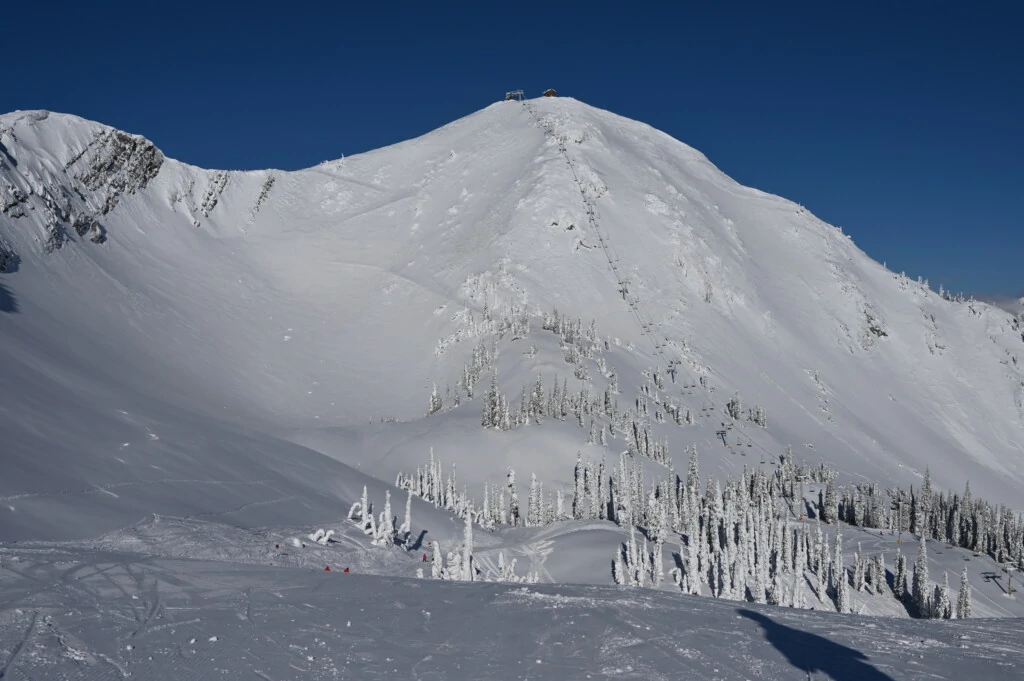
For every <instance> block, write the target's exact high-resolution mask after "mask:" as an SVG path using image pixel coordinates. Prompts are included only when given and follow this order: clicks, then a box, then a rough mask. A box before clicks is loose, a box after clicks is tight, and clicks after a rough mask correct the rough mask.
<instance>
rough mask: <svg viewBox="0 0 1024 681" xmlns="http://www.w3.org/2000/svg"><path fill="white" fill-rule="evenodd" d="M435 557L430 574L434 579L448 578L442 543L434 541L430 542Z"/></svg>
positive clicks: (432, 560)
mask: <svg viewBox="0 0 1024 681" xmlns="http://www.w3.org/2000/svg"><path fill="white" fill-rule="evenodd" d="M430 545H431V548H432V554H433V558H432V559H431V563H430V576H431V577H433V578H434V579H448V574H447V571H446V570H445V569H444V556H443V555H442V554H441V545H440V544H439V543H438V542H436V541H434V542H431V543H430Z"/></svg>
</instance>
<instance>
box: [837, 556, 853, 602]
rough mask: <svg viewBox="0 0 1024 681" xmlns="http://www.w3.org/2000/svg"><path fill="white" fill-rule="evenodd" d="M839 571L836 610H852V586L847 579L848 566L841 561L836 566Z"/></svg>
mask: <svg viewBox="0 0 1024 681" xmlns="http://www.w3.org/2000/svg"><path fill="white" fill-rule="evenodd" d="M836 571H837V572H838V573H839V578H838V585H839V586H838V587H837V589H836V610H837V611H839V612H850V587H849V586H848V583H847V580H846V568H844V567H843V565H842V563H840V564H839V565H838V566H837V567H836Z"/></svg>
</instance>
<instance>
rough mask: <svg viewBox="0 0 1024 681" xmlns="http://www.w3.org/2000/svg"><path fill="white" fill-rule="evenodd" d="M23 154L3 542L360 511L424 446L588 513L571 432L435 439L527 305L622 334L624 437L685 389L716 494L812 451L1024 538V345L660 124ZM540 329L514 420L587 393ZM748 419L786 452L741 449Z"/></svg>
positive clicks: (35, 143) (110, 138)
mask: <svg viewBox="0 0 1024 681" xmlns="http://www.w3.org/2000/svg"><path fill="white" fill-rule="evenodd" d="M298 124H300V123H298ZM0 144H2V147H0V238H2V239H3V241H2V249H3V256H0V259H2V262H3V265H4V269H5V270H6V271H5V272H4V273H3V274H0V310H2V312H0V339H2V342H0V429H2V431H3V433H4V450H3V451H4V454H3V463H4V475H3V477H2V479H0V497H2V498H3V503H2V504H0V528H2V529H0V536H2V537H3V538H22V537H71V536H88V535H90V534H97V533H99V532H102V531H107V530H111V529H114V528H116V527H121V526H124V525H127V524H129V523H132V522H135V521H136V520H138V519H139V518H140V517H141V516H142V515H144V513H145V512H146V511H157V512H162V513H169V514H172V515H180V516H186V515H193V514H206V513H208V514H225V513H230V514H232V515H229V516H228V518H229V519H231V520H232V521H233V522H237V523H240V524H246V523H249V524H253V523H257V524H258V523H266V522H268V521H267V518H268V517H269V516H270V515H273V514H277V515H276V517H277V518H278V519H279V520H280V522H281V523H293V524H298V523H301V522H315V520H316V519H317V518H319V517H323V516H324V514H328V513H329V510H330V509H331V508H332V505H333V504H335V503H337V505H338V506H337V508H340V507H341V506H342V505H344V503H346V502H348V503H350V502H351V501H352V494H354V493H355V492H352V490H358V489H360V488H361V483H360V482H354V481H356V480H357V478H356V477H354V476H355V475H356V474H355V473H354V471H352V468H351V467H358V468H360V469H361V470H363V471H366V472H369V473H371V474H373V475H376V476H378V477H380V478H382V479H384V480H387V481H391V480H392V477H393V476H394V475H395V474H396V473H397V472H398V471H409V470H410V469H412V468H414V467H415V466H416V465H419V464H422V463H423V462H424V461H425V460H426V456H427V451H428V448H429V447H431V446H433V447H434V449H435V450H436V451H437V452H438V454H439V455H440V456H442V457H443V458H444V460H445V462H446V463H448V462H457V463H458V465H459V467H460V473H461V479H462V481H464V482H467V483H470V484H471V485H474V486H476V485H478V484H479V483H481V482H482V481H484V480H497V479H499V478H500V476H501V475H502V474H503V471H504V466H505V465H507V464H508V463H512V462H514V463H515V465H517V467H519V468H520V469H521V470H524V471H526V472H527V473H528V472H529V471H535V472H537V473H538V475H540V476H541V477H542V478H543V479H545V480H547V481H548V483H549V484H550V485H558V484H562V483H565V482H567V481H568V479H569V477H570V476H571V470H572V463H573V461H574V460H575V452H576V451H577V450H578V449H580V448H581V447H582V446H583V443H584V440H585V439H586V432H585V431H579V430H578V429H575V426H570V425H567V424H564V423H555V424H546V425H545V426H544V427H542V428H531V429H526V430H524V431H518V430H517V431H514V432H512V433H501V432H497V431H486V432H485V431H483V429H481V428H480V426H479V424H480V402H479V401H474V402H471V403H466V402H463V405H462V406H461V407H459V408H457V409H453V410H450V411H449V410H447V409H446V410H444V411H442V412H441V413H439V414H435V415H433V416H431V417H429V418H424V417H423V415H424V413H425V411H426V409H427V404H428V397H429V395H430V390H431V387H432V384H433V383H435V382H436V383H438V384H439V385H442V386H444V385H445V384H448V385H451V386H453V387H454V386H455V384H456V382H457V381H458V379H459V378H460V377H461V375H462V371H463V367H464V365H465V364H467V363H468V362H469V358H470V356H471V354H472V352H473V349H474V348H475V347H476V345H477V342H478V341H479V340H480V339H481V338H485V337H487V333H488V329H489V328H491V327H488V325H487V324H485V323H482V320H483V319H484V317H483V313H484V308H485V306H486V307H487V308H488V309H489V310H505V309H511V307H512V306H515V305H518V306H522V307H523V308H525V309H526V310H527V311H528V312H530V313H531V314H542V313H545V312H550V311H551V309H552V308H557V309H558V310H559V311H560V312H561V313H563V314H565V315H568V316H570V317H572V318H576V317H580V318H582V319H583V321H584V324H588V323H589V321H590V320H591V319H594V320H596V325H595V328H596V330H597V333H598V334H599V335H600V337H601V338H603V339H607V340H608V346H607V348H608V349H607V351H606V353H605V358H606V360H607V364H608V365H609V366H610V367H612V368H614V370H615V372H616V374H617V376H618V380H619V386H620V389H621V396H620V399H621V401H622V403H623V404H622V406H627V405H628V404H629V403H631V402H632V401H633V399H634V397H635V396H636V395H637V393H638V390H639V389H640V386H641V384H643V383H644V382H645V379H644V377H643V376H642V375H641V372H642V371H644V370H645V369H648V368H654V369H658V368H659V367H661V369H660V370H661V371H662V373H664V368H665V365H666V363H667V362H668V361H670V360H671V361H672V362H674V363H678V366H679V369H678V371H677V377H676V381H675V382H674V383H673V382H670V383H669V384H668V386H667V387H666V388H665V390H664V392H665V395H666V396H667V397H671V399H673V400H676V401H678V402H679V403H680V404H683V405H686V406H688V407H689V408H690V409H692V410H693V412H694V413H695V414H697V415H698V418H697V420H696V424H695V425H693V426H689V427H685V428H680V427H677V426H675V425H662V424H653V425H652V430H653V431H654V434H655V435H656V436H657V437H658V438H661V437H667V438H668V439H669V443H670V448H671V452H672V453H673V455H675V456H677V457H681V456H682V455H683V451H684V448H685V447H686V446H687V445H689V444H691V443H695V444H698V445H699V447H700V449H701V453H702V462H703V464H702V465H703V466H704V467H705V470H709V471H712V472H714V471H716V470H720V471H729V470H736V469H738V468H739V467H740V466H741V465H744V464H746V465H751V464H757V462H758V461H759V460H765V461H767V460H773V459H774V458H775V457H776V456H777V455H779V454H781V453H782V452H784V451H785V448H786V447H787V446H789V445H792V446H793V448H794V450H795V453H796V455H797V457H798V458H805V459H807V460H808V461H811V462H813V461H816V460H825V461H828V462H831V463H832V464H833V465H834V466H836V467H838V468H839V469H840V470H841V471H842V472H843V474H844V475H845V476H846V477H847V479H848V480H859V479H862V478H869V479H874V480H878V481H880V482H882V483H883V484H890V483H893V482H898V483H900V484H902V485H904V486H907V485H909V484H915V485H917V484H919V479H920V476H921V475H922V474H923V472H924V469H925V467H926V466H930V467H931V471H932V475H933V479H934V481H935V484H936V486H937V487H938V488H940V489H941V488H952V489H955V490H957V491H960V490H961V489H962V488H963V485H964V483H965V482H966V481H967V480H968V479H970V481H971V485H972V489H973V491H974V493H975V494H976V495H979V496H983V497H986V498H988V499H990V500H992V501H994V502H1003V503H1008V504H1011V505H1014V504H1016V505H1019V499H1020V490H1021V487H1022V485H1024V458H1022V455H1024V438H1022V437H1021V435H1022V426H1024V369H1022V368H1021V366H1020V364H1019V363H1018V360H1019V359H1020V356H1021V355H1022V354H1024V335H1022V329H1021V328H1020V325H1019V323H1018V322H1017V321H1016V320H1015V319H1014V318H1013V317H1012V316H1011V315H1009V314H1007V313H1006V312H1004V311H1002V310H998V309H996V308H993V307H990V306H988V305H984V304H974V303H971V304H968V303H955V302H951V301H948V300H946V299H944V298H943V297H940V296H939V295H938V294H936V293H934V292H932V291H930V290H929V289H928V288H927V287H925V286H923V285H920V284H918V283H916V282H913V281H909V280H907V279H906V278H905V277H902V276H900V275H898V274H894V273H892V272H889V271H887V270H886V269H885V268H883V267H882V266H881V265H879V264H878V263H876V262H874V261H872V260H871V259H870V258H868V257H867V256H866V255H865V254H864V253H863V252H861V251H860V250H859V249H858V248H857V247H856V246H855V245H854V244H853V243H852V242H851V241H850V239H849V238H848V237H847V236H845V235H843V234H842V233H841V232H840V231H839V230H837V229H835V228H833V227H831V226H829V225H826V224H824V223H823V222H821V221H820V220H818V219H817V218H815V217H814V216H813V215H811V214H809V213H808V212H807V211H806V210H804V209H803V208H801V207H800V206H798V205H796V204H793V203H791V202H789V201H786V200H784V199H781V198H778V197H775V196H771V195H768V194H764V193H762V192H759V191H757V190H754V189H749V188H745V187H742V186H740V185H738V184H737V183H736V182H734V181H733V180H731V179H730V178H728V177H727V176H725V175H724V174H723V173H721V172H720V171H719V170H718V169H716V168H715V167H714V166H713V165H712V164H711V163H710V162H709V161H708V160H707V159H706V158H705V157H704V156H703V155H701V154H700V153H699V152H697V151H695V150H693V149H691V148H690V147H688V146H686V145H685V144H682V143H681V142H679V141H677V140H674V139H672V138H670V137H668V136H667V135H664V134H663V133H660V132H658V131H656V130H653V129H651V128H650V127H648V126H646V125H643V124H641V123H637V122H634V121H630V120H627V119H624V118H621V117H619V116H616V115H614V114H611V113H608V112H605V111H601V110H598V109H595V108H593V107H590V106H588V105H586V104H583V103H581V102H578V101H575V100H572V99H563V98H558V99H550V98H548V99H542V100H535V101H531V102H528V103H527V104H525V105H524V104H520V103H518V102H502V103H497V104H494V105H491V106H489V107H487V108H485V109H483V110H481V111H479V112H477V113H474V114H472V115H470V116H467V117H466V118H463V119H461V120H458V121H456V122H454V123H452V124H450V125H447V126H445V127H443V128H441V129H439V130H437V131H434V132H432V133H430V134H428V135H426V136H424V137H422V138H419V139H415V140H411V141H408V142H404V143H401V144H397V145H394V146H391V147H388V148H385V149H381V150H378V151H374V152H370V153H367V154H362V155H359V156H355V157H349V158H345V159H343V160H339V161H334V162H329V163H325V164H322V165H320V166H317V167H315V168H310V169H307V170H302V171H298V172H279V171H259V172H228V171H208V170H202V169H199V168H195V167H193V166H189V165H186V164H184V163H181V162H178V161H174V160H171V159H167V158H165V157H164V156H163V154H162V153H161V152H160V151H159V150H158V149H156V148H155V147H154V146H153V145H152V144H150V143H149V142H147V141H146V140H144V139H142V138H139V137H135V136H132V135H127V134H125V133H121V132H119V131H115V130H112V129H110V128H107V127H104V126H102V125H99V124H97V123H92V122H89V121H85V120H82V119H80V118H76V117H74V116H68V115H60V114H52V113H47V112H17V113H13V114H7V115H4V116H0ZM591 209H593V211H594V216H595V218H594V220H590V219H588V211H589V210H591ZM539 326H540V324H539V322H538V320H537V319H536V318H534V320H533V323H532V329H533V332H532V333H531V334H530V335H529V337H527V338H525V339H523V340H521V341H516V342H509V341H508V340H506V341H504V342H503V344H502V345H501V346H500V348H499V350H500V353H501V354H500V356H499V358H498V360H497V364H496V366H497V368H498V370H499V383H500V386H501V388H502V390H503V391H505V392H507V393H508V394H509V395H511V396H513V397H517V396H518V394H519V389H520V387H521V386H522V385H523V384H528V383H531V382H532V380H533V378H534V377H535V376H536V375H537V373H542V374H543V375H544V380H545V384H546V385H547V384H548V383H549V379H553V378H554V376H555V375H556V374H560V375H561V376H563V377H567V378H568V379H569V380H570V381H571V386H572V387H571V389H572V390H573V391H578V390H579V389H580V386H581V381H579V380H576V379H575V378H574V377H573V376H572V368H571V367H568V365H566V364H565V362H564V361H563V360H562V357H561V350H560V349H559V348H558V345H557V342H556V339H554V337H553V336H551V335H550V334H548V335H546V336H545V335H544V334H543V332H541V331H540V330H539V329H538V327H539ZM531 344H535V345H537V346H538V352H537V353H535V354H534V353H532V352H526V353H525V354H524V351H525V350H526V349H527V347H528V346H529V345H531ZM567 367H568V368H567ZM595 375H596V372H595ZM702 379H703V382H704V385H706V387H702V385H701V384H700V383H699V381H701V380H702ZM591 385H592V387H593V389H594V391H595V393H598V392H600V391H601V390H603V389H604V387H605V385H606V383H605V379H604V377H603V376H596V378H594V379H592V381H591ZM483 388H484V384H483V383H481V385H480V386H478V391H479V392H483ZM736 393H739V395H740V396H741V398H742V401H743V404H744V406H745V407H746V406H749V407H751V408H753V407H755V406H760V407H762V408H764V409H765V410H766V412H767V417H768V422H767V425H768V427H767V428H758V427H755V426H753V425H752V424H749V423H741V424H738V425H737V426H736V428H735V429H731V430H730V432H729V434H728V436H727V439H728V442H727V445H728V446H724V445H723V442H722V440H720V439H719V438H718V436H717V432H718V431H719V430H720V429H721V428H722V426H721V425H720V424H721V423H722V422H723V421H724V420H725V419H724V417H723V416H722V411H723V407H724V405H725V403H726V402H727V401H728V400H729V399H730V398H732V397H733V395H734V394H736ZM446 406H450V402H448V403H447V404H446ZM712 407H713V408H714V410H712V409H711V408H712ZM382 419H384V420H386V421H387V422H384V423H382V422H381V421H382ZM392 419H394V420H396V421H397V423H392V422H390V421H391V420H392ZM368 422H372V423H368ZM286 440H287V441H288V442H286ZM291 443H298V444H291ZM613 444H614V443H613ZM309 448H314V449H318V450H320V451H321V452H323V453H326V454H329V455H330V456H331V457H333V458H334V459H337V460H339V461H343V462H345V463H346V464H348V466H344V465H342V464H340V463H338V462H337V461H334V460H331V459H328V458H326V457H323V456H321V455H319V454H316V453H314V452H311V451H310V449H309ZM620 448H621V447H617V446H616V447H612V446H610V448H609V450H608V454H609V456H610V457H613V458H614V457H617V455H618V449H620ZM682 464H683V461H682V459H678V458H677V461H676V468H677V469H682ZM341 480H344V483H341V482H336V481H341ZM333 485H340V486H343V487H345V489H347V490H349V492H350V493H347V494H342V493H341V492H340V491H339V488H338V487H336V486H333ZM289 508H291V510H288V509H289Z"/></svg>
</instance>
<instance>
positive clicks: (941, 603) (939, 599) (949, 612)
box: [932, 572, 953, 620]
mask: <svg viewBox="0 0 1024 681" xmlns="http://www.w3.org/2000/svg"><path fill="white" fill-rule="evenodd" d="M932 610H933V612H932V617H935V618H936V619H946V620H948V619H952V618H953V604H952V602H951V601H950V600H949V573H948V572H944V573H943V574H942V584H941V585H940V586H939V587H938V589H937V590H936V597H935V606H934V608H933V609H932Z"/></svg>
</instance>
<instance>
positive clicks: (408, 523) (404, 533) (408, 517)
mask: <svg viewBox="0 0 1024 681" xmlns="http://www.w3.org/2000/svg"><path fill="white" fill-rule="evenodd" d="M398 535H399V537H400V538H401V540H402V546H404V547H405V548H406V550H408V549H409V537H410V535H412V490H409V495H408V496H407V497H406V498H405V520H404V521H403V522H402V526H401V527H399V528H398Z"/></svg>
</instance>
